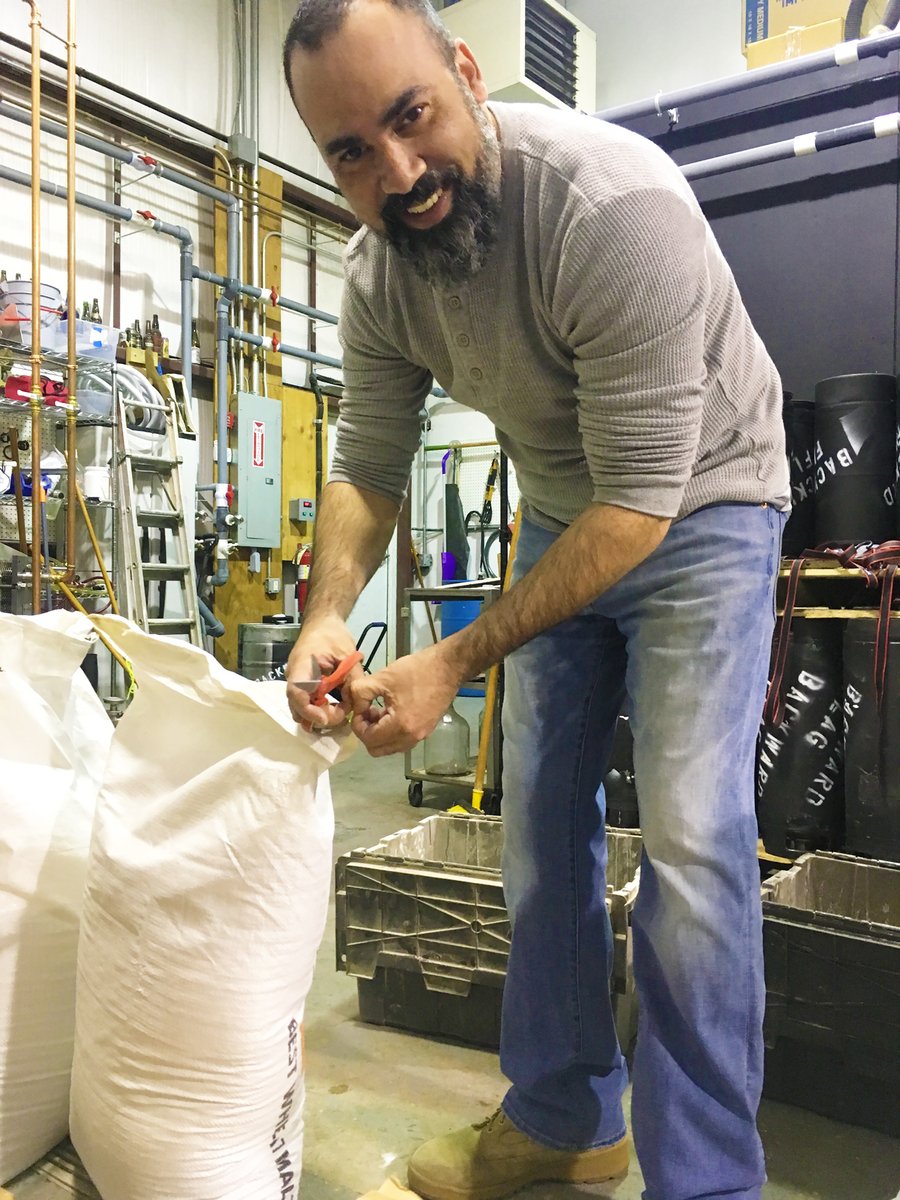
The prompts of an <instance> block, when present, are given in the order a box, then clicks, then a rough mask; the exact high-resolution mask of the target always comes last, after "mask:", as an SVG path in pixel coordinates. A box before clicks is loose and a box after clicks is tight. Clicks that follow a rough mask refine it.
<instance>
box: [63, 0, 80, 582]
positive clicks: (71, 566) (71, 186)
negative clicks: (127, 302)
mask: <svg viewBox="0 0 900 1200" xmlns="http://www.w3.org/2000/svg"><path fill="white" fill-rule="evenodd" d="M67 10H68V28H67V31H66V39H67V40H66V85H67V88H66V186H67V188H68V195H67V196H66V210H67V211H66V267H67V273H68V282H67V288H68V294H69V295H68V300H67V302H66V324H67V333H68V362H67V370H66V385H67V388H68V392H69V403H68V404H67V405H66V465H67V468H68V470H67V472H66V484H67V487H66V493H67V507H66V573H65V576H64V578H65V581H66V583H71V582H72V580H73V579H74V578H75V504H76V495H75V491H76V481H75V463H76V457H77V447H76V437H75V435H76V430H77V427H76V418H77V416H78V401H77V398H76V397H77V392H78V367H77V365H76V362H75V309H76V300H75V289H76V286H77V284H76V279H75V166H76V162H75V153H76V152H75V89H76V87H77V81H76V78H75V0H67Z"/></svg>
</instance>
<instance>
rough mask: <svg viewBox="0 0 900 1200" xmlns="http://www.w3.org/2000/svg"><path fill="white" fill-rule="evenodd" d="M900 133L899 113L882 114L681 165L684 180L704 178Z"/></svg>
mask: <svg viewBox="0 0 900 1200" xmlns="http://www.w3.org/2000/svg"><path fill="white" fill-rule="evenodd" d="M898 133H900V113H896V112H894V113H886V114H885V115H884V116H883V117H876V118H875V120H874V121H860V122H858V123H857V124H854V125H841V126H839V127H838V128H837V129H828V130H825V131H823V132H819V133H807V134H804V135H802V136H800V137H795V138H786V139H785V140H784V141H783V142H772V143H770V144H769V145H768V146H758V147H756V148H755V149H752V150H737V151H735V153H734V154H721V155H719V156H718V158H707V159H704V160H703V161H702V162H698V163H689V164H688V165H687V166H684V167H682V168H681V170H682V173H683V174H684V176H685V178H686V179H708V178H710V177H711V176H713V175H725V174H727V173H728V172H730V171H740V170H742V169H743V168H744V167H755V166H759V165H760V164H761V163H770V162H780V161H782V160H784V159H786V158H803V157H804V156H806V155H808V154H817V153H822V151H824V150H835V149H837V147H838V146H850V145H852V144H853V143H855V142H868V141H871V140H872V139H874V138H879V137H896V136H897V135H898Z"/></svg>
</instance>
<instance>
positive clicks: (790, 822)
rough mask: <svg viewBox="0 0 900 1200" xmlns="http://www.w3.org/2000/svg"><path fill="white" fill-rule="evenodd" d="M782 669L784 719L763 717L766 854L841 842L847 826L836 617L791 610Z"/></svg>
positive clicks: (759, 791) (760, 783) (760, 759)
mask: <svg viewBox="0 0 900 1200" xmlns="http://www.w3.org/2000/svg"><path fill="white" fill-rule="evenodd" d="M790 638H791V641H790V646H789V649H788V658H787V665H786V667H785V673H784V682H783V689H784V719H783V720H782V723H781V724H780V725H779V726H773V725H767V724H765V723H764V724H763V726H762V728H761V729H760V734H759V744H758V746H757V755H756V814H757V819H758V821H759V832H760V837H761V838H762V840H763V844H764V845H765V847H766V849H767V850H768V851H769V853H770V854H781V855H793V854H803V853H805V852H806V851H809V850H834V849H838V848H839V847H840V846H841V844H842V841H843V831H844V774H843V764H844V730H843V722H842V718H841V701H842V699H843V689H842V676H841V623H840V622H839V621H830V620H822V621H818V620H807V619H805V618H803V617H795V618H794V620H793V622H792V623H791V633H790Z"/></svg>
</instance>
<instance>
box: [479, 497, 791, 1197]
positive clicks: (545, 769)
mask: <svg viewBox="0 0 900 1200" xmlns="http://www.w3.org/2000/svg"><path fill="white" fill-rule="evenodd" d="M784 520H785V517H784V515H783V514H781V513H779V512H777V511H776V510H774V509H773V508H772V507H771V506H765V505H761V506H758V505H743V504H722V505H714V506H711V507H709V508H705V509H701V510H700V511H699V512H696V513H694V514H692V515H691V516H690V517H687V518H685V519H684V520H683V521H680V522H678V523H677V524H675V525H673V526H672V528H671V529H670V531H669V533H668V535H667V536H666V538H665V540H664V541H663V543H662V544H661V545H660V546H659V547H658V549H657V550H656V551H654V553H653V554H652V555H650V557H649V558H647V559H646V560H645V561H644V562H643V563H641V564H640V566H638V567H636V568H635V569H634V570H633V571H631V572H630V573H629V574H628V575H627V576H626V577H625V578H624V579H622V580H621V581H620V582H619V583H618V584H616V585H615V586H614V587H612V588H610V589H609V591H607V592H606V593H604V594H603V595H602V596H601V597H600V598H599V599H598V600H597V601H595V602H594V603H593V604H592V605H590V606H589V607H588V608H586V609H584V610H583V611H582V612H581V613H579V614H578V615H577V616H575V617H573V618H572V619H571V620H568V621H565V622H563V623H562V624H560V625H558V626H556V627H555V628H553V629H550V630H548V631H547V632H545V633H543V634H541V635H540V636H539V637H537V638H535V639H534V640H533V641H532V642H529V643H528V644H527V645H525V646H523V647H522V648H521V649H520V650H517V651H516V652H515V654H513V655H511V656H510V658H509V660H508V662H507V684H506V699H505V703H504V710H503V731H504V737H505V756H504V758H505V761H504V787H503V793H504V795H503V816H504V825H505V848H504V861H503V883H504V889H505V894H506V902H507V905H508V908H509V912H510V917H511V920H512V925H513V938H512V947H511V953H510V959H509V969H508V974H507V981H506V990H505V995H504V1002H503V1025H502V1040H501V1050H500V1062H501V1067H502V1069H503V1072H504V1074H505V1075H506V1076H507V1078H508V1079H509V1080H510V1081H511V1084H512V1086H511V1088H510V1090H509V1092H508V1093H507V1095H506V1097H505V1100H504V1109H505V1110H506V1113H507V1115H508V1117H509V1118H510V1120H511V1121H512V1122H513V1124H515V1125H516V1126H518V1127H519V1128H520V1129H521V1130H522V1131H523V1132H525V1133H527V1134H528V1135H529V1136H531V1137H532V1138H533V1139H534V1140H536V1141H538V1142H541V1143H543V1144H545V1145H547V1146H551V1147H556V1148H559V1149H567V1148H577V1149H582V1148H587V1147H591V1146H603V1145H606V1144H609V1143H612V1142H615V1141H618V1140H619V1139H620V1138H621V1137H622V1136H623V1135H624V1133H625V1122H624V1117H623V1113H622V1104H621V1097H622V1093H623V1090H624V1088H625V1085H626V1082H627V1067H626V1064H625V1061H624V1059H623V1057H622V1054H621V1051H620V1049H619V1045H618V1042H617V1039H616V1032H615V1028H614V1024H613V1015H612V1011H611V1006H610V999H609V984H608V979H609V972H610V966H611V955H612V939H611V931H610V925H609V920H608V917H607V912H606V904H605V900H604V897H605V868H606V836H605V829H604V803H605V801H604V796H603V789H602V787H601V786H600V785H601V781H602V778H603V776H604V774H605V770H606V763H607V759H608V756H609V752H610V748H611V744H612V738H613V731H614V726H615V722H616V717H617V715H618V713H619V712H620V711H621V709H622V706H623V701H624V699H625V696H626V694H627V696H628V699H629V703H630V712H631V722H632V727H633V732H634V756H635V776H636V782H637V789H638V797H639V802H640V810H641V827H642V832H643V845H644V849H643V857H642V863H641V882H640V890H639V894H638V901H637V904H636V907H635V912H634V926H633V935H634V972H635V979H636V983H637V989H638V996H639V1000H640V1021H639V1031H638V1041H637V1049H636V1053H635V1060H634V1090H633V1094H632V1124H633V1134H634V1141H635V1146H636V1149H637V1153H638V1158H639V1161H640V1164H641V1168H642V1170H643V1173H644V1179H645V1181H646V1186H647V1190H646V1192H645V1193H644V1195H645V1200H699V1198H700V1197H703V1198H704V1200H719V1198H720V1197H726V1196H727V1197H729V1198H734V1200H737V1198H740V1200H758V1197H759V1196H760V1191H761V1188H762V1185H763V1183H764V1182H765V1164H764V1159H763V1152H762V1146H761V1143H760V1139H759V1134H758V1132H757V1129H756V1112H757V1107H758V1104H759V1096H760V1091H761V1087H762V1062H763V1045H762V1018H763V1011H764V1005H765V986H764V981H763V958H762V915H761V909H760V887H759V882H760V881H759V867H758V863H757V856H756V845H757V828H756V816H755V812H754V788H753V763H754V753H755V743H756V735H757V730H758V727H759V720H760V714H761V712H762V705H763V699H764V692H765V686H766V676H767V671H768V665H769V650H770V644H771V638H772V631H773V625H774V589H775V579H776V575H777V571H778V563H779V555H780V546H781V531H782V528H783V525H784ZM555 536H556V535H555V534H553V533H549V532H547V531H546V530H543V529H540V528H538V527H537V526H535V525H532V524H530V523H528V522H526V523H525V524H524V526H523V528H522V532H521V535H520V539H519V551H518V556H517V562H516V568H515V574H516V577H517V578H521V576H522V575H523V574H524V573H525V572H526V571H527V570H528V569H529V568H530V567H531V566H533V565H534V563H535V562H536V561H537V560H538V558H540V556H541V555H542V554H543V553H544V551H545V550H546V549H547V548H548V547H549V546H550V545H551V544H552V543H553V541H554V538H555Z"/></svg>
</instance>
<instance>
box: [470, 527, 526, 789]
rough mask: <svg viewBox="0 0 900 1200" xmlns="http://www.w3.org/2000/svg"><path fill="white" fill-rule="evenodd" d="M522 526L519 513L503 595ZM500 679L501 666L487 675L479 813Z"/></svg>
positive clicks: (477, 772)
mask: <svg viewBox="0 0 900 1200" xmlns="http://www.w3.org/2000/svg"><path fill="white" fill-rule="evenodd" d="M520 526H521V512H520V511H517V512H516V519H515V523H514V525H513V535H512V541H511V542H510V545H509V558H508V559H507V560H506V575H505V576H504V579H503V586H502V587H501V589H500V594H501V595H502V594H503V593H504V592H506V591H508V590H509V585H510V581H511V580H512V570H513V563H514V562H515V558H516V550H517V549H518V546H519V529H520ZM499 677H500V668H499V666H494V667H491V668H490V670H489V671H488V675H487V688H486V689H485V697H484V722H483V724H482V726H481V738H480V740H479V742H478V761H477V762H476V764H475V786H474V787H473V788H472V807H473V808H474V809H475V810H476V811H477V812H481V802H482V800H483V799H484V777H485V775H486V773H487V758H488V748H489V746H490V742H491V729H492V726H493V723H494V705H495V704H496V701H497V687H498V683H499Z"/></svg>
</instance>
